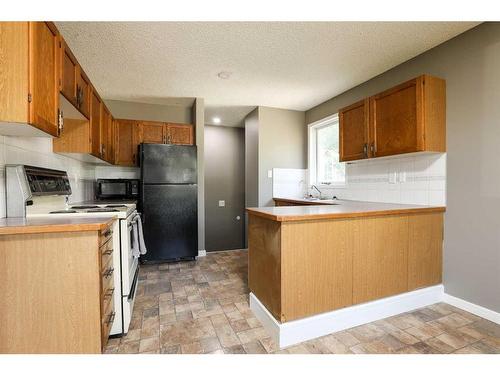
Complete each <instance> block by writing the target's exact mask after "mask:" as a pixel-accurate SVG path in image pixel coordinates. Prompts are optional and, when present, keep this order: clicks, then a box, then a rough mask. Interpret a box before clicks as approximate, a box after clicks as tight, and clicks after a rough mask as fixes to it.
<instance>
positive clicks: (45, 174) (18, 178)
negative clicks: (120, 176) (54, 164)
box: [7, 166, 139, 335]
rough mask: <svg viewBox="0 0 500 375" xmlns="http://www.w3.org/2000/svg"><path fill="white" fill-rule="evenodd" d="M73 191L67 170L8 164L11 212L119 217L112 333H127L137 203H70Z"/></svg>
mask: <svg viewBox="0 0 500 375" xmlns="http://www.w3.org/2000/svg"><path fill="white" fill-rule="evenodd" d="M35 183H36V185H35ZM70 194H71V187H70V186H69V181H68V180H67V175H66V172H64V171H54V170H47V169H42V168H36V167H28V166H7V196H8V197H9V198H10V196H15V197H17V198H19V200H17V199H16V201H15V202H12V201H11V203H12V207H9V209H8V211H7V214H8V216H17V215H13V213H14V214H18V213H20V214H22V215H23V216H25V217H27V218H50V217H115V218H117V219H118V220H116V221H115V223H114V225H113V249H114V250H115V251H113V266H114V269H115V270H117V272H115V273H114V284H115V293H114V302H115V306H116V312H115V313H116V315H115V321H114V323H113V326H112V327H111V333H110V334H111V335H122V334H126V333H127V332H128V328H129V325H130V320H131V317H132V310H133V307H134V299H135V292H136V286H137V281H138V274H139V261H138V259H137V258H135V257H134V256H133V255H132V244H131V235H130V232H131V230H132V222H133V221H134V220H137V219H138V218H139V216H138V214H137V210H136V204H135V202H133V201H126V202H122V201H118V202H116V201H86V202H78V203H74V204H69V203H68V197H69V195H70ZM23 200H24V201H23ZM14 203H15V204H14ZM19 203H22V205H23V207H19V206H20V204H19ZM9 213H10V215H9ZM116 250H119V251H116ZM116 286H119V287H116Z"/></svg>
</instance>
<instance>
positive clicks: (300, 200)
mask: <svg viewBox="0 0 500 375" xmlns="http://www.w3.org/2000/svg"><path fill="white" fill-rule="evenodd" d="M273 200H275V201H282V202H289V203H300V204H304V203H305V204H311V205H320V204H330V205H332V204H337V202H338V201H339V199H306V198H280V197H273Z"/></svg>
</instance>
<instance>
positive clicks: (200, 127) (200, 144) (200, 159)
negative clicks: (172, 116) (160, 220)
mask: <svg viewBox="0 0 500 375" xmlns="http://www.w3.org/2000/svg"><path fill="white" fill-rule="evenodd" d="M191 111H192V112H191V113H192V115H191V117H192V120H193V124H194V125H195V127H196V133H195V138H196V147H197V152H198V155H197V164H198V165H197V168H198V250H205V159H204V154H205V151H204V149H205V100H204V99H203V98H196V99H195V101H194V104H193V107H192V109H191Z"/></svg>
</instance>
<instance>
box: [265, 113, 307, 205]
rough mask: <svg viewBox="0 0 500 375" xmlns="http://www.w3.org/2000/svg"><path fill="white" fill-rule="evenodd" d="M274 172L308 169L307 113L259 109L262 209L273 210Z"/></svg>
mask: <svg viewBox="0 0 500 375" xmlns="http://www.w3.org/2000/svg"><path fill="white" fill-rule="evenodd" d="M273 168H307V129H306V126H305V113H304V112H302V111H292V110H287V109H279V108H270V107H259V180H258V186H259V206H272V205H273V204H274V202H273V179H272V178H269V177H268V171H270V170H272V169H273Z"/></svg>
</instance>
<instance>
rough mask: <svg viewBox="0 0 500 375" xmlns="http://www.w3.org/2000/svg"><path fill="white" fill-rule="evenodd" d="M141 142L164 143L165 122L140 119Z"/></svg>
mask: <svg viewBox="0 0 500 375" xmlns="http://www.w3.org/2000/svg"><path fill="white" fill-rule="evenodd" d="M141 126H142V142H143V143H165V133H166V129H165V124H164V123H163V122H153V121H142V122H141Z"/></svg>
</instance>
